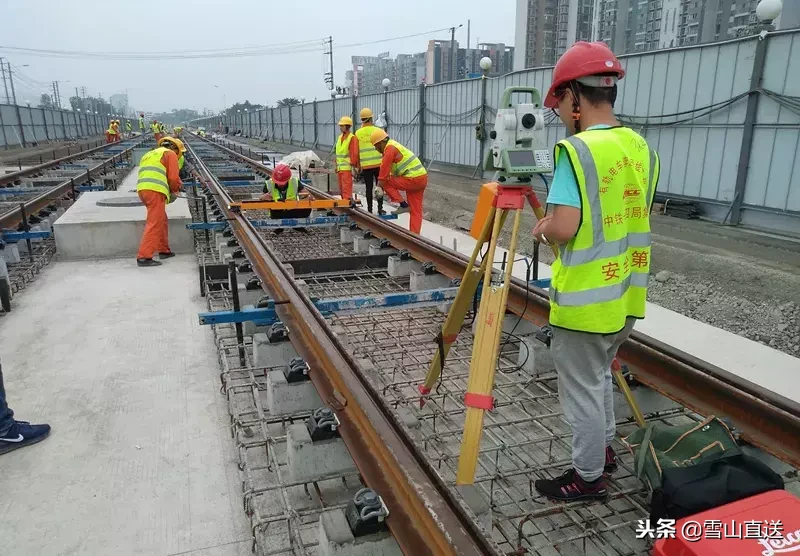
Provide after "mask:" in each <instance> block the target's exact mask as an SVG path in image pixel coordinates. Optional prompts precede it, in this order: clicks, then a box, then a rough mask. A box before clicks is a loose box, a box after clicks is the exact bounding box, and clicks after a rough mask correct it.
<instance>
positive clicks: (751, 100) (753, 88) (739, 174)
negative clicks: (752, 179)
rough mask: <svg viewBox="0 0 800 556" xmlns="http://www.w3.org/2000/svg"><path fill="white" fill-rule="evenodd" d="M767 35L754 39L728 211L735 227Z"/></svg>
mask: <svg viewBox="0 0 800 556" xmlns="http://www.w3.org/2000/svg"><path fill="white" fill-rule="evenodd" d="M768 37H769V35H766V36H764V37H763V38H758V39H756V40H757V41H758V42H757V43H756V53H755V56H754V58H753V72H752V74H751V75H750V94H749V95H748V97H747V112H746V113H745V117H744V130H743V133H742V148H741V150H740V151H739V167H738V169H737V171H736V187H735V189H734V193H733V203H732V204H731V210H730V223H731V224H732V225H734V226H737V225H738V224H739V223H740V222H741V218H742V203H743V202H744V190H745V188H746V187H747V172H748V169H749V168H750V154H751V153H752V151H753V135H754V134H755V128H756V115H757V114H756V113H757V112H758V97H759V92H758V89H759V88H760V87H761V83H762V81H763V80H764V59H765V58H766V55H767V41H768V40H769V39H768Z"/></svg>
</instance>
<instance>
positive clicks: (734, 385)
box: [204, 139, 800, 467]
mask: <svg viewBox="0 0 800 556" xmlns="http://www.w3.org/2000/svg"><path fill="white" fill-rule="evenodd" d="M204 140H205V141H207V142H212V141H209V140H208V139H204ZM214 144H215V146H216V147H217V148H220V149H222V150H223V151H225V152H227V153H228V154H230V155H231V156H235V157H236V158H237V159H240V160H241V161H242V162H244V163H246V164H248V165H249V166H251V167H252V168H254V169H256V170H258V171H260V172H263V173H265V174H267V175H269V174H270V173H271V169H270V168H269V167H267V166H264V165H263V164H260V163H259V162H258V161H256V160H253V159H250V158H247V157H246V156H244V155H243V154H240V153H237V152H236V151H234V150H232V149H228V148H226V147H224V146H222V145H219V144H217V143H214ZM306 189H307V190H308V191H309V192H310V193H311V194H312V195H314V196H315V197H318V198H322V199H325V198H332V197H331V196H330V195H328V194H326V193H324V192H322V191H319V190H316V189H314V188H311V187H307V188H306ZM337 212H339V213H342V214H347V215H348V216H349V217H350V218H351V219H353V220H354V221H355V222H356V223H357V224H358V225H359V226H361V227H362V228H365V229H369V230H370V231H371V232H372V233H373V234H374V235H375V237H379V238H385V239H388V240H389V242H390V243H391V244H392V246H394V247H395V248H397V249H405V250H408V252H409V253H410V254H411V255H412V256H413V257H414V258H417V259H419V260H422V261H430V262H433V263H434V265H435V267H436V270H437V271H438V272H440V273H442V274H444V275H445V276H448V277H450V278H460V277H461V276H463V273H464V270H465V268H466V265H467V262H468V259H467V258H466V257H465V256H463V255H461V254H460V253H458V252H456V251H453V250H452V249H449V248H447V247H444V246H442V245H439V244H437V243H435V242H433V241H431V240H429V239H427V238H424V237H421V236H419V235H417V234H413V233H411V232H410V231H408V230H406V229H405V228H401V227H400V226H398V225H396V224H394V223H392V222H390V221H385V220H382V219H380V218H378V217H377V216H374V215H372V214H370V213H368V212H366V211H363V210H361V209H337ZM508 308H509V310H510V311H512V312H513V313H515V314H517V315H521V316H522V317H523V318H524V319H525V320H527V321H530V322H532V323H534V324H536V325H538V326H544V325H546V324H547V323H548V318H549V310H550V306H549V302H548V293H547V292H546V291H545V290H542V289H539V288H536V287H534V286H529V285H527V284H526V283H525V281H524V280H519V279H517V278H514V279H512V283H511V289H510V291H509V296H508ZM619 359H620V360H621V361H622V362H623V363H624V364H625V365H627V366H628V369H629V370H630V372H631V374H632V375H633V376H634V377H635V379H636V380H637V381H638V382H640V383H642V384H644V385H646V386H648V387H649V388H651V389H653V390H655V391H657V392H659V393H660V394H662V395H664V396H666V397H668V398H670V399H671V400H673V401H675V402H677V403H680V404H681V405H683V406H685V407H687V408H689V409H691V410H693V411H696V412H697V413H700V414H702V415H719V416H727V417H729V418H730V419H731V420H732V421H733V422H734V424H735V426H736V428H737V429H738V431H739V433H740V435H741V438H742V439H743V440H745V441H746V442H748V443H750V444H752V445H754V446H757V447H759V448H761V449H762V450H764V451H766V452H768V453H770V454H772V455H774V456H775V457H777V458H778V459H780V460H782V461H784V462H786V463H789V464H791V465H792V466H795V467H800V404H798V403H797V402H795V401H794V400H790V399H788V398H786V397H784V396H781V395H780V394H777V393H775V392H773V391H771V390H768V389H766V388H764V387H762V386H759V385H757V384H755V383H753V382H751V381H749V380H746V379H744V378H742V377H740V376H737V375H735V374H733V373H731V372H729V371H726V370H724V369H721V368H719V367H717V366H715V365H712V364H711V363H708V362H707V361H703V360H701V359H699V358H697V357H694V356H693V355H690V354H688V353H686V352H684V351H682V350H680V349H678V348H676V347H674V346H670V345H667V344H665V343H663V342H661V341H659V340H656V339H655V338H652V337H650V336H648V335H646V334H642V333H641V332H637V331H636V330H634V331H633V333H632V334H631V337H630V339H629V340H628V341H627V342H626V343H625V344H623V345H622V347H621V348H620V350H619ZM764 371H765V372H771V369H764Z"/></svg>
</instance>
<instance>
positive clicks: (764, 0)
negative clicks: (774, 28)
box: [756, 0, 783, 23]
mask: <svg viewBox="0 0 800 556" xmlns="http://www.w3.org/2000/svg"><path fill="white" fill-rule="evenodd" d="M782 9H783V5H782V4H781V0H761V2H759V3H758V6H756V17H758V19H759V20H760V21H762V22H764V23H770V22H772V21H774V20H775V19H777V18H778V16H779V15H781V10H782Z"/></svg>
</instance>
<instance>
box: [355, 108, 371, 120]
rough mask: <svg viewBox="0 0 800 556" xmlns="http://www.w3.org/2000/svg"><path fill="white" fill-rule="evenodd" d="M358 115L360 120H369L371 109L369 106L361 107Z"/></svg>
mask: <svg viewBox="0 0 800 556" xmlns="http://www.w3.org/2000/svg"><path fill="white" fill-rule="evenodd" d="M358 117H359V118H361V119H362V120H369V119H370V118H372V109H371V108H362V109H361V112H359V114H358Z"/></svg>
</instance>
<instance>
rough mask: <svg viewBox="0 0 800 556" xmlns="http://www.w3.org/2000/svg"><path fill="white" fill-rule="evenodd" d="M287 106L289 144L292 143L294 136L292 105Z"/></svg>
mask: <svg viewBox="0 0 800 556" xmlns="http://www.w3.org/2000/svg"><path fill="white" fill-rule="evenodd" d="M287 108H288V109H289V144H290V145H293V144H294V139H293V138H294V132H293V131H292V105H291V104H290V105H288V107H287Z"/></svg>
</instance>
